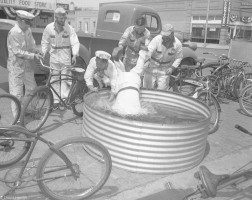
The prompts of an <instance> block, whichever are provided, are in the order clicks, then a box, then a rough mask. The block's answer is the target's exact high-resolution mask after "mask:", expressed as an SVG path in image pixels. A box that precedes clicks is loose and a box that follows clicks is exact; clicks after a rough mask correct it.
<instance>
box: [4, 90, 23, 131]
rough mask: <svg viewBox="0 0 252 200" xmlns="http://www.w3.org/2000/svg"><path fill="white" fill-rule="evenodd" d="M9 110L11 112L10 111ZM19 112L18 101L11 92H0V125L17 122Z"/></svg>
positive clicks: (19, 104) (19, 105)
mask: <svg viewBox="0 0 252 200" xmlns="http://www.w3.org/2000/svg"><path fill="white" fill-rule="evenodd" d="M10 111H11V112H10ZM20 113H21V103H20V101H19V100H18V99H17V98H16V97H15V96H13V95H11V94H0V126H1V127H3V126H10V125H14V124H16V123H17V121H18V119H19V117H20Z"/></svg>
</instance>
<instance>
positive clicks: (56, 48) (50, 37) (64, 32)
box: [41, 7, 80, 106]
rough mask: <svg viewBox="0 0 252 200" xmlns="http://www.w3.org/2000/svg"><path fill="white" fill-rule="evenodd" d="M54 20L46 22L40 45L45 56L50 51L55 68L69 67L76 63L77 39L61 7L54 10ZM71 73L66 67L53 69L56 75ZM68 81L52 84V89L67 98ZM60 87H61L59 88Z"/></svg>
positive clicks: (51, 63) (56, 100)
mask: <svg viewBox="0 0 252 200" xmlns="http://www.w3.org/2000/svg"><path fill="white" fill-rule="evenodd" d="M54 14H55V22H52V23H50V24H48V25H47V26H46V28H45V30H44V32H43V36H42V41H41V47H42V52H43V55H44V57H45V55H46V53H47V52H49V53H50V66H51V67H52V68H55V69H61V68H64V67H68V66H69V67H70V66H71V64H73V65H74V64H76V57H77V56H78V54H79V47H80V43H79V39H78V37H77V35H76V33H75V31H74V29H73V28H72V27H71V26H70V25H69V24H67V23H65V22H66V19H67V13H66V10H65V9H64V8H62V7H58V8H57V9H56V10H55V11H54ZM71 55H73V56H72V58H71ZM60 73H61V75H64V74H66V75H71V71H70V70H68V69H65V70H62V71H61V72H60V71H58V70H54V71H53V74H55V75H58V74H60ZM59 78H60V76H52V78H51V82H52V81H54V80H58V79H59ZM70 85H71V83H70V82H67V81H62V82H61V86H60V83H57V84H54V89H55V90H56V92H57V93H58V94H61V98H67V96H68V93H69V89H70ZM60 88H61V89H60ZM53 95H54V104H55V105H54V106H57V105H58V104H59V98H58V97H57V96H56V95H55V94H53Z"/></svg>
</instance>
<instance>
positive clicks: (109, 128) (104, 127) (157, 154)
mask: <svg viewBox="0 0 252 200" xmlns="http://www.w3.org/2000/svg"><path fill="white" fill-rule="evenodd" d="M94 95H95V93H92V92H91V93H87V94H86V95H85V97H84V99H85V100H84V102H85V103H84V108H83V109H84V110H83V111H84V115H83V136H86V137H90V138H93V139H96V140H98V141H100V142H101V143H103V144H104V145H105V146H106V148H107V149H108V150H109V152H110V154H111V157H112V161H113V166H114V167H119V168H122V169H125V170H129V171H132V172H141V173H152V174H168V173H178V172H182V171H186V170H189V169H191V168H193V167H195V166H197V165H198V164H199V163H200V162H201V161H202V159H203V157H204V153H205V148H206V143H207V135H208V133H207V130H208V128H207V127H208V125H209V121H210V115H211V114H210V111H209V109H208V108H207V107H206V106H205V105H204V104H202V103H201V102H199V101H197V100H195V99H193V98H190V97H187V96H182V95H180V94H175V93H171V92H162V91H157V90H141V93H140V96H141V100H142V101H147V102H152V103H161V104H165V105H170V106H177V107H179V108H181V109H182V110H183V109H184V110H185V112H188V111H190V112H193V113H195V114H200V115H202V116H203V117H202V119H201V120H199V121H197V122H195V123H190V124H182V125H178V124H177V125H176V124H172V125H169V124H155V123H149V122H142V121H135V120H129V119H125V118H122V117H119V116H114V115H113V116H112V115H109V114H106V113H104V112H101V111H98V110H95V109H94V108H93V107H91V106H90V105H88V104H87V103H86V102H87V101H86V100H87V99H88V98H91V97H92V96H94ZM99 96H103V97H104V96H108V97H109V90H101V91H99Z"/></svg>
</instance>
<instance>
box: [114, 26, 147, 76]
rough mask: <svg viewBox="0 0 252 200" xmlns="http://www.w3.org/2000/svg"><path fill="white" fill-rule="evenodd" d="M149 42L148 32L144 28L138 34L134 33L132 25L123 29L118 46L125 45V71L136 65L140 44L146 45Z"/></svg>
mask: <svg viewBox="0 0 252 200" xmlns="http://www.w3.org/2000/svg"><path fill="white" fill-rule="evenodd" d="M149 42H150V32H149V31H148V30H147V29H146V28H145V31H144V32H143V33H142V34H141V35H140V36H137V35H136V32H135V31H134V26H130V27H128V28H127V29H126V30H125V31H124V33H123V35H122V37H121V39H120V41H119V44H118V46H119V47H120V46H122V47H124V46H127V47H126V50H125V58H124V60H123V63H124V65H125V70H126V72H128V71H130V70H131V69H132V68H133V67H135V66H136V63H137V59H138V57H139V51H140V46H147V45H148V44H149Z"/></svg>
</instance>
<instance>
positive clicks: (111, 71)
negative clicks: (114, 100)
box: [84, 57, 125, 93]
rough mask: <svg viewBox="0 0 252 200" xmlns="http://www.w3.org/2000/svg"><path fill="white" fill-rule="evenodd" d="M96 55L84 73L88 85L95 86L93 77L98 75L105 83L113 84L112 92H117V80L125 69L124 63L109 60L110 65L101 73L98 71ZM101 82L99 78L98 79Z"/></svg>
mask: <svg viewBox="0 0 252 200" xmlns="http://www.w3.org/2000/svg"><path fill="white" fill-rule="evenodd" d="M96 69H97V66H96V57H93V58H92V59H91V60H90V62H89V64H88V66H87V70H86V72H85V75H84V79H85V81H86V85H87V86H88V87H89V86H93V79H94V76H95V75H96V79H100V80H101V81H102V82H103V83H105V84H109V85H110V86H111V92H113V93H115V87H116V80H117V78H116V77H117V76H118V74H119V73H120V72H122V71H125V69H124V65H123V63H122V62H121V61H120V62H116V64H115V63H113V62H112V61H111V60H109V61H108V67H107V69H106V70H104V73H100V72H97V71H96ZM97 81H98V82H99V80H97Z"/></svg>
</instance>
